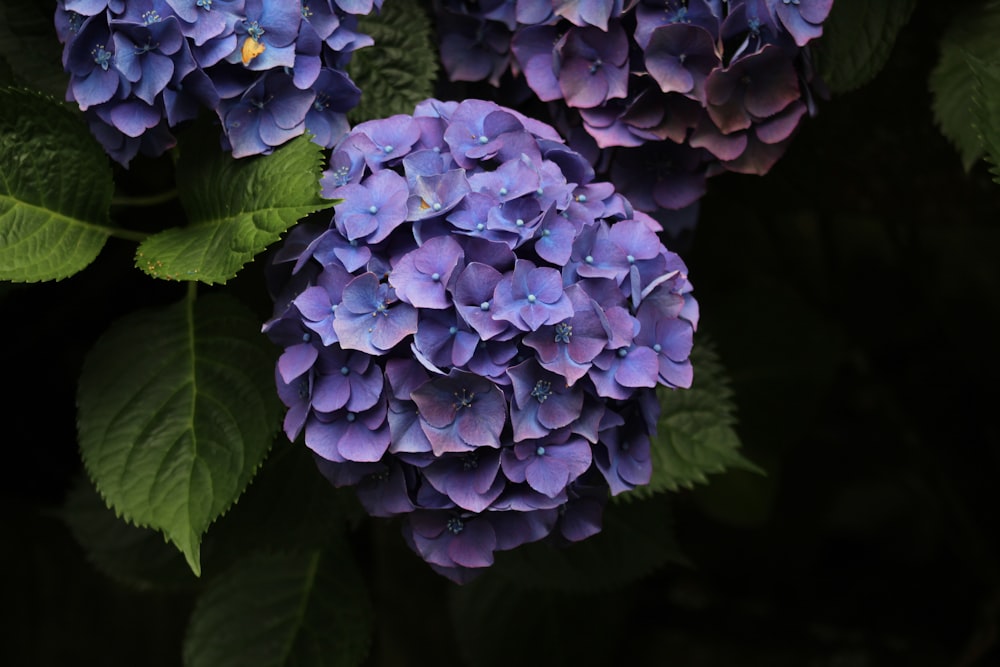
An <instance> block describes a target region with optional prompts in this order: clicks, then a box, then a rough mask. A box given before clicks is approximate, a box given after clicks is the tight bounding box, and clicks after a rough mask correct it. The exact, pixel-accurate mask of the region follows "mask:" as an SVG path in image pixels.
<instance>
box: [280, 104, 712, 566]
mask: <svg viewBox="0 0 1000 667" xmlns="http://www.w3.org/2000/svg"><path fill="white" fill-rule="evenodd" d="M594 179H595V174H594V170H593V168H592V166H591V165H590V163H589V162H588V161H587V160H586V159H585V158H584V157H583V156H582V155H580V154H579V153H577V152H575V151H573V150H572V149H570V148H569V147H568V146H567V145H566V144H565V143H564V141H563V140H562V139H561V138H560V136H559V135H558V133H557V132H556V131H555V129H554V128H552V127H551V126H549V125H546V124H544V123H542V122H540V121H537V120H534V119H531V118H528V117H526V116H524V115H522V114H521V113H519V112H517V111H514V110H511V109H508V108H505V107H501V106H499V105H497V104H495V103H493V102H487V101H482V100H466V101H463V102H461V103H458V102H442V101H438V100H433V99H432V100H426V101H424V102H421V103H420V104H419V105H417V108H416V110H415V113H414V114H413V115H412V116H411V115H406V114H403V115H397V116H392V117H389V118H385V119H379V120H372V121H367V122H364V123H361V124H359V125H357V126H356V127H354V128H353V130H351V132H350V133H349V134H348V135H347V136H346V137H345V139H344V140H342V141H341V142H340V143H339V144H338V145H337V146H336V147H335V148H334V150H333V153H332V155H331V157H330V163H329V168H328V169H327V170H326V171H325V172H324V177H323V181H322V182H323V188H324V195H325V196H328V197H330V198H336V199H340V200H342V201H341V202H340V203H338V204H337V206H336V208H335V213H334V215H333V218H332V220H330V221H329V222H328V223H326V224H323V223H320V224H318V225H316V226H310V225H309V224H308V223H303V224H300V225H298V226H296V227H295V228H293V230H292V231H291V232H290V233H289V236H288V238H287V239H286V240H285V242H284V244H283V245H282V246H281V248H280V249H279V250H278V251H277V253H276V254H275V256H274V260H275V261H274V264H273V265H272V268H273V269H274V275H275V276H276V277H275V279H274V283H273V285H272V292H273V294H274V298H275V303H276V306H275V314H274V317H273V318H272V319H271V320H270V321H269V322H267V323H266V324H265V326H264V330H265V331H266V332H267V334H268V335H269V336H270V337H271V339H272V340H273V341H274V342H275V343H276V344H278V345H280V346H281V347H283V348H284V351H283V353H282V354H281V356H280V358H279V361H278V363H277V367H276V381H277V386H278V393H279V395H280V396H281V398H282V400H283V401H284V403H285V405H286V406H287V408H288V411H287V413H286V418H285V421H284V430H285V433H286V434H287V435H288V437H289V439H290V440H295V439H297V438H298V437H299V436H300V435H303V434H304V440H305V444H306V445H307V446H308V447H309V448H311V449H312V451H313V452H314V453H315V454H316V455H317V460H318V461H319V465H320V468H321V470H322V471H323V472H324V474H326V475H327V477H328V478H329V479H330V480H331V481H332V482H333V483H334V484H335V485H338V486H346V485H354V486H356V488H357V493H358V496H359V498H360V500H361V502H362V503H363V505H364V506H365V508H366V509H367V511H368V512H370V513H371V514H372V515H374V516H379V517H389V516H402V517H404V522H403V525H404V535H405V537H406V540H407V541H408V543H409V544H410V545H411V546H412V548H413V549H414V550H415V551H416V552H417V553H418V554H419V555H420V556H422V557H423V558H424V559H425V560H426V561H427V562H429V563H430V564H431V566H432V567H433V568H435V569H436V570H438V571H440V572H441V573H443V574H445V575H446V576H448V577H450V578H452V579H454V580H456V581H464V580H467V579H468V578H470V577H471V576H473V575H474V574H475V573H476V572H477V571H481V570H480V568H484V567H487V566H489V565H491V564H492V563H493V559H494V552H496V551H500V550H507V549H512V548H514V547H517V546H518V545H521V544H524V543H527V542H531V541H536V540H540V539H543V538H546V537H547V536H549V537H550V539H553V540H563V541H578V540H582V539H584V538H586V537H588V536H590V535H593V534H595V533H597V532H598V531H599V530H600V526H601V515H602V510H603V507H604V503H605V501H606V499H607V497H608V495H609V492H610V494H618V493H621V492H623V491H626V490H629V489H632V488H634V487H635V486H637V485H642V484H646V483H648V482H649V480H650V475H651V472H652V468H651V459H650V436H651V434H652V433H653V432H654V429H655V426H656V423H657V418H658V411H659V404H658V401H657V398H656V391H655V388H656V387H657V386H658V385H665V386H668V387H672V388H678V387H688V386H689V385H690V383H691V379H692V368H691V364H690V361H689V358H688V357H689V352H690V350H691V345H692V334H693V331H694V329H695V327H696V325H697V321H698V305H697V302H696V301H695V300H694V298H693V297H692V295H691V284H690V283H689V281H688V277H687V269H686V267H685V265H684V263H683V261H682V260H681V259H680V257H678V256H677V255H676V254H674V253H673V252H670V251H669V250H667V248H666V247H664V245H663V244H662V243H661V242H660V240H659V237H658V232H659V231H660V227H659V225H658V224H657V223H656V222H655V221H654V220H653V219H652V218H651V217H650V216H648V215H645V214H643V213H642V212H641V211H638V210H635V209H634V208H633V207H632V205H631V204H630V203H629V201H628V200H627V199H626V198H624V197H622V196H621V195H620V194H618V193H616V192H615V190H614V187H613V186H611V185H610V184H608V183H606V182H598V181H595V180H594Z"/></svg>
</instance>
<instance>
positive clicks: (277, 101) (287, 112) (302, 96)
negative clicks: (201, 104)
mask: <svg viewBox="0 0 1000 667" xmlns="http://www.w3.org/2000/svg"><path fill="white" fill-rule="evenodd" d="M314 99H315V97H314V95H313V93H312V91H309V90H300V89H299V88H297V87H296V86H295V83H294V82H293V81H292V78H291V77H290V76H288V75H287V74H285V73H284V72H283V71H281V70H274V71H270V72H268V73H267V74H265V75H264V76H263V77H261V78H260V79H258V80H257V82H256V83H255V84H254V85H253V86H252V87H250V89H249V90H247V91H246V92H245V93H243V95H241V96H240V97H239V98H238V99H234V100H225V101H224V102H223V103H221V104H220V106H219V117H220V119H221V120H222V122H223V126H224V127H225V129H226V139H227V140H228V143H229V144H230V146H231V147H232V151H233V157H247V156H249V155H260V154H267V153H270V152H271V151H273V150H274V147H275V146H279V145H281V144H283V143H285V142H286V141H288V140H290V139H293V138H294V137H297V136H299V135H300V134H302V133H303V132H304V131H305V118H306V113H308V111H309V108H310V106H311V105H312V103H313V100H314Z"/></svg>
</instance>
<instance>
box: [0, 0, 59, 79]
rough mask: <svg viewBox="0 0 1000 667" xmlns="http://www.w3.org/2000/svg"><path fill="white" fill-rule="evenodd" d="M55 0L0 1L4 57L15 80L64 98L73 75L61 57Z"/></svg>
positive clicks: (1, 52)
mask: <svg viewBox="0 0 1000 667" xmlns="http://www.w3.org/2000/svg"><path fill="white" fill-rule="evenodd" d="M55 13H56V3H55V2H54V1H53V0H4V1H3V3H0V57H2V58H3V59H4V60H5V61H7V63H8V65H9V66H10V69H11V73H12V75H13V77H14V80H15V81H17V82H18V83H20V84H21V85H24V86H29V87H31V88H33V89H34V90H38V91H41V92H43V93H47V94H49V95H52V96H53V97H56V98H57V99H62V98H63V97H64V96H65V94H66V87H67V85H68V83H69V74H67V73H66V72H65V70H64V69H63V66H62V60H61V47H60V44H59V39H58V37H57V36H56V29H55V22H54V21H53V16H54V15H55Z"/></svg>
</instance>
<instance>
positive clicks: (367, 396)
mask: <svg viewBox="0 0 1000 667" xmlns="http://www.w3.org/2000/svg"><path fill="white" fill-rule="evenodd" d="M348 377H349V378H350V379H351V380H353V381H352V382H351V383H350V391H351V395H350V398H349V399H348V400H347V405H346V406H345V407H346V408H347V409H348V410H350V411H351V412H361V411H363V410H367V409H369V408H371V407H372V406H374V405H375V404H376V403H378V400H379V398H381V397H382V394H383V391H382V390H383V388H384V386H385V383H384V382H383V381H382V371H381V370H379V367H378V366H376V365H375V364H372V366H371V368H369V369H368V372H367V373H365V374H364V375H360V374H358V373H356V372H355V371H351V375H349V376H348Z"/></svg>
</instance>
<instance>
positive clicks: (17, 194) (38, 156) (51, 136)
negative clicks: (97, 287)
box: [0, 88, 114, 282]
mask: <svg viewBox="0 0 1000 667" xmlns="http://www.w3.org/2000/svg"><path fill="white" fill-rule="evenodd" d="M113 191H114V182H113V181H112V177H111V167H110V165H109V163H108V159H107V157H106V156H105V155H104V151H102V150H101V147H100V146H99V145H98V143H97V142H96V141H95V140H94V138H93V137H92V136H91V135H90V132H89V131H88V130H87V126H86V125H85V124H84V122H83V121H82V120H81V119H80V117H79V115H78V114H75V113H73V112H72V111H70V110H69V108H68V107H66V106H65V105H63V104H61V103H59V102H57V101H56V100H54V99H52V98H49V97H45V96H43V95H41V94H38V93H34V92H31V91H26V90H17V89H10V88H7V89H0V280H10V281H13V282H38V281H41V280H60V279H62V278H66V277H68V276H71V275H73V274H75V273H77V272H79V271H81V270H83V269H84V268H85V267H86V266H87V265H88V264H90V263H91V262H93V261H94V258H96V257H97V255H98V254H99V253H100V252H101V248H103V247H104V242H105V241H106V240H107V238H108V235H109V233H108V230H107V229H106V228H105V227H103V226H102V225H105V224H106V223H107V222H108V211H109V210H110V208H111V195H112V193H113Z"/></svg>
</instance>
